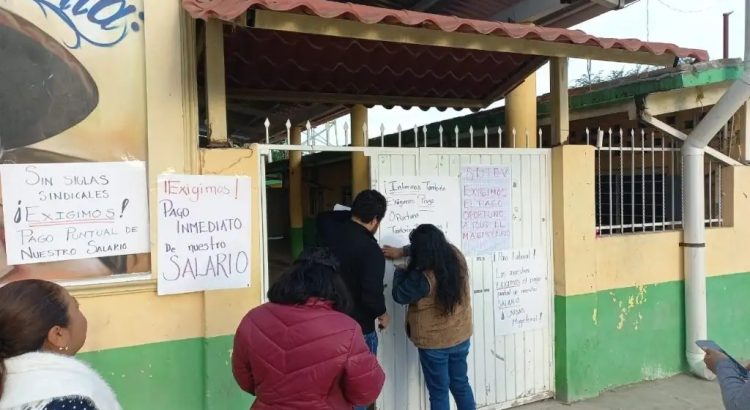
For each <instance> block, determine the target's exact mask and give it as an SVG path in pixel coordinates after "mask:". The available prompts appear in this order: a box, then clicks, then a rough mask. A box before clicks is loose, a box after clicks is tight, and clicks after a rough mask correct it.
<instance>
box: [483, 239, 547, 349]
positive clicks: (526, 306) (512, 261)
mask: <svg viewBox="0 0 750 410" xmlns="http://www.w3.org/2000/svg"><path fill="white" fill-rule="evenodd" d="M494 258H495V263H494V265H493V270H494V271H493V285H494V286H493V294H494V295H495V300H494V306H495V333H496V334H497V335H508V334H514V333H523V332H525V331H528V330H534V329H540V328H543V327H545V326H546V325H547V324H548V322H549V300H550V295H549V284H548V280H549V279H548V276H549V275H548V274H547V266H546V264H545V260H546V258H545V257H544V256H543V255H541V254H540V253H539V251H537V250H536V249H534V248H532V249H512V250H507V251H500V252H496V253H495V255H494Z"/></svg>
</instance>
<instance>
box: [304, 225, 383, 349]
mask: <svg viewBox="0 0 750 410" xmlns="http://www.w3.org/2000/svg"><path fill="white" fill-rule="evenodd" d="M317 228H318V244H319V245H321V246H326V247H328V248H331V250H332V251H333V253H334V254H335V255H336V257H337V258H338V259H339V262H340V263H341V268H340V269H339V274H340V275H341V278H342V279H343V280H344V283H346V286H347V288H348V289H349V293H350V296H351V297H352V305H353V306H352V308H351V309H350V311H349V315H350V316H351V317H352V318H353V319H354V320H356V321H357V323H359V325H360V326H361V327H362V332H363V333H364V334H367V333H372V332H374V331H375V320H376V319H377V318H378V316H381V315H382V314H384V313H385V295H384V293H383V290H384V288H383V277H384V275H385V257H384V256H383V251H382V250H381V249H380V246H379V245H378V242H377V241H376V240H375V237H374V236H373V235H372V234H371V233H370V232H369V231H368V230H367V229H366V228H365V227H363V226H362V225H360V224H358V223H356V222H354V221H352V220H351V213H350V212H348V211H331V212H324V213H322V214H320V215H318V221H317Z"/></svg>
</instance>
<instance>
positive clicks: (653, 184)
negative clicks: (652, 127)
mask: <svg viewBox="0 0 750 410" xmlns="http://www.w3.org/2000/svg"><path fill="white" fill-rule="evenodd" d="M654 145H655V144H654V132H653V131H651V148H653V147H654ZM655 154H656V153H655V152H654V150H653V149H652V150H651V227H652V228H653V229H652V231H653V232H656V173H655V172H654V169H655V168H656V167H655V164H656V155H655Z"/></svg>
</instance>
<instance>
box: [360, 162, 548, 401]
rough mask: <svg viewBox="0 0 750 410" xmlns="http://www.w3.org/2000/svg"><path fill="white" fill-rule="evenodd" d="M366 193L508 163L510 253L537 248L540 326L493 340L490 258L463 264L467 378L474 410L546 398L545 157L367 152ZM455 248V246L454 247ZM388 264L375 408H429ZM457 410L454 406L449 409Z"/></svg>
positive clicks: (481, 258) (494, 336) (492, 261)
mask: <svg viewBox="0 0 750 410" xmlns="http://www.w3.org/2000/svg"><path fill="white" fill-rule="evenodd" d="M369 154H370V157H371V158H370V175H371V179H372V187H373V188H375V189H377V187H379V181H380V180H382V179H384V178H388V177H397V176H459V173H460V170H461V167H462V166H464V165H480V164H481V165H499V164H504V165H509V166H510V167H511V175H512V194H511V201H512V213H513V222H512V248H514V249H520V248H535V249H537V250H538V251H539V252H541V253H542V254H543V256H544V267H545V268H546V279H547V280H546V288H547V291H548V293H547V295H548V297H547V298H546V303H547V304H548V305H547V306H546V311H547V313H548V314H547V316H546V317H547V320H546V323H545V326H544V327H543V328H541V329H538V330H531V331H526V332H523V333H517V334H511V335H504V336H501V335H496V329H495V318H494V316H493V315H494V314H495V309H494V304H493V300H494V294H493V292H492V289H493V267H494V266H495V261H494V257H493V256H479V257H471V258H468V261H469V265H470V273H471V280H472V290H473V299H472V303H473V312H474V336H473V338H472V341H471V343H472V349H471V352H470V356H469V379H470V382H471V385H472V387H473V389H474V394H475V396H476V400H477V406H478V407H479V408H488V409H492V408H496V409H503V408H509V407H514V406H517V405H521V404H525V403H529V402H533V401H537V400H541V399H544V398H548V397H552V396H553V394H554V387H553V386H554V355H553V345H554V343H553V342H554V335H553V328H554V327H553V326H554V323H553V314H552V312H553V294H554V288H553V286H554V281H553V280H552V278H553V275H552V235H551V232H552V220H551V218H552V211H551V204H550V200H551V183H550V168H551V167H550V151H549V150H544V149H493V148H482V149H460V148H419V149H417V148H414V149H385V148H383V149H376V150H372V151H370V153H369ZM455 245H457V246H460V244H455ZM392 278H393V266H392V265H391V264H389V265H388V268H387V270H386V300H387V301H388V302H387V307H388V311H389V312H391V316H392V326H390V327H389V328H388V329H387V330H386V331H384V332H383V333H382V335H381V340H380V348H379V352H378V356H379V360H380V362H381V364H382V365H383V367H384V369H385V371H386V374H387V376H388V377H387V380H386V385H385V387H384V389H383V392H382V394H381V396H380V398H379V400H378V402H377V408H378V409H379V410H403V409H408V410H412V409H414V410H422V409H427V408H429V403H428V399H427V397H428V395H427V392H426V389H425V387H424V380H423V378H422V374H421V370H420V368H419V359H418V354H417V350H416V349H415V348H414V346H413V345H412V344H411V342H410V341H409V340H408V338H407V337H406V334H405V330H404V326H403V323H404V321H405V319H406V309H405V307H402V306H399V305H397V304H395V303H394V302H393V300H392V298H391V297H390V287H391V283H392ZM453 407H454V408H455V405H454V406H453Z"/></svg>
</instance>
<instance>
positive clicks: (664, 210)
mask: <svg viewBox="0 0 750 410" xmlns="http://www.w3.org/2000/svg"><path fill="white" fill-rule="evenodd" d="M664 138H665V137H664V136H662V137H661V148H662V150H661V222H662V229H661V230H662V231H666V230H667V228H666V226H667V225H666V223H667V219H666V218H667V187H666V183H667V161H666V158H665V157H666V155H665V149H666V148H667V146H666V144H667V141H666V140H665V139H664Z"/></svg>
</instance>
